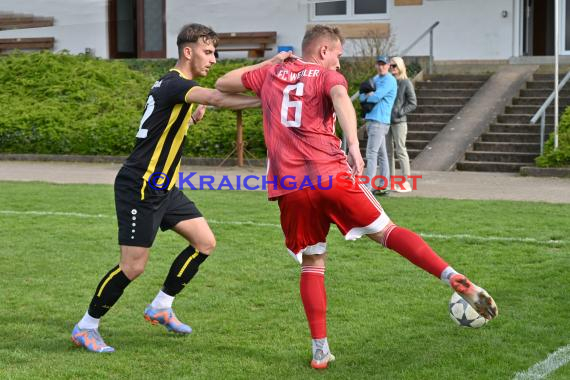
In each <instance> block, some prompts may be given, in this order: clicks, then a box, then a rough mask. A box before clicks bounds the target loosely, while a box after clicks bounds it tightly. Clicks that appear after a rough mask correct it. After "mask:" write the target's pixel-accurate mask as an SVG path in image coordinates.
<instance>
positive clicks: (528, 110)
mask: <svg viewBox="0 0 570 380" xmlns="http://www.w3.org/2000/svg"><path fill="white" fill-rule="evenodd" d="M539 108H540V106H533V105H530V106H507V107H506V108H505V114H519V115H521V114H524V115H534V114H535V113H536V112H537V111H538V109H539ZM565 109H566V107H565V106H559V107H558V112H559V114H560V115H562V113H563V112H564V110H565ZM546 114H547V115H554V105H551V106H550V107H548V108H547V109H546Z"/></svg>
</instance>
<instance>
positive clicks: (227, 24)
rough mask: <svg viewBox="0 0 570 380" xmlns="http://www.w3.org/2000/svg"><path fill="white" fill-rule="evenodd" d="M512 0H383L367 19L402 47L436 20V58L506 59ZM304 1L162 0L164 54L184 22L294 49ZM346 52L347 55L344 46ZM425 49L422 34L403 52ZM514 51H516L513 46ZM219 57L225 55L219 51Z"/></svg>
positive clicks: (304, 18)
mask: <svg viewBox="0 0 570 380" xmlns="http://www.w3.org/2000/svg"><path fill="white" fill-rule="evenodd" d="M515 1H516V0H476V1H474V0H423V5H421V6H398V7H396V6H394V0H388V13H389V18H388V19H383V20H370V21H367V22H375V21H377V22H387V23H390V25H391V26H390V27H391V31H392V33H394V35H395V42H396V50H402V49H405V48H406V47H408V46H409V45H410V43H412V42H413V41H414V40H415V39H416V38H417V37H419V35H420V34H421V33H423V32H424V31H425V30H426V29H427V28H428V27H429V26H430V25H432V24H433V23H434V22H435V21H440V25H439V26H438V27H437V28H436V30H435V35H434V54H435V59H436V60H499V59H508V58H509V57H511V56H512V55H513V38H514V37H513V23H515V24H516V25H518V14H516V15H515V14H514V13H513V4H514V2H515ZM305 4H306V1H303V0H241V1H232V0H210V1H204V2H197V1H196V2H194V1H192V6H191V7H190V6H189V1H187V0H167V17H168V18H167V29H168V31H167V33H168V51H167V54H168V56H169V57H170V56H172V57H174V56H175V55H176V42H175V41H176V34H177V33H178V29H179V28H180V27H181V26H182V25H183V24H184V23H186V22H199V23H201V24H206V25H209V26H211V27H212V28H213V29H214V30H215V31H217V32H240V31H248V32H251V31H269V30H275V31H277V45H293V46H294V47H295V49H296V51H297V52H300V45H301V39H302V37H303V34H304V32H305V27H306V25H307V24H308V23H311V21H310V20H309V11H308V6H307V5H305ZM186 9H187V10H186ZM503 10H506V11H507V12H508V16H507V17H506V18H503V17H501V12H502V11H503ZM518 11H519V10H518V9H517V12H518ZM339 23H340V22H339ZM515 32H516V33H518V30H515ZM515 37H516V39H515V41H518V36H515ZM348 46H350V44H348ZM347 53H348V55H350V54H351V51H350V48H349V49H347ZM428 53H429V39H428V38H426V39H425V40H423V41H422V42H420V43H419V44H418V45H416V48H414V49H413V50H412V51H410V52H409V53H408V54H409V55H427V54H428ZM244 54H245V53H241V54H239V53H238V54H234V55H242V56H243V55H244ZM270 54H272V52H268V55H270ZM514 54H515V55H518V48H517V51H516V52H515V53H514ZM225 56H228V53H224V54H223V55H222V57H225Z"/></svg>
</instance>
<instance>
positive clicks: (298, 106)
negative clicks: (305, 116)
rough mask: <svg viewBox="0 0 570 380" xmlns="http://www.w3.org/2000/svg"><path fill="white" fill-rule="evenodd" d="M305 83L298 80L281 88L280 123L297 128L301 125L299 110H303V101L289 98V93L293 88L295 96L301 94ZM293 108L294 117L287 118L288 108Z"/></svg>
mask: <svg viewBox="0 0 570 380" xmlns="http://www.w3.org/2000/svg"><path fill="white" fill-rule="evenodd" d="M304 86H305V84H304V83H302V82H300V83H297V84H290V85H288V86H287V87H285V88H284V89H283V103H281V124H283V125H284V126H285V127H288V128H299V127H300V126H301V112H302V111H303V102H302V101H301V100H293V101H292V100H291V99H290V98H289V93H290V92H291V90H295V96H303V88H304ZM291 107H293V108H295V119H294V120H288V116H289V108H291Z"/></svg>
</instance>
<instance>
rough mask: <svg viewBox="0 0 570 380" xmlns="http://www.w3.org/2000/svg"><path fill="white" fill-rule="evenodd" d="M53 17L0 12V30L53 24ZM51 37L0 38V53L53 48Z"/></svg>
mask: <svg viewBox="0 0 570 380" xmlns="http://www.w3.org/2000/svg"><path fill="white" fill-rule="evenodd" d="M53 22H54V21H53V17H38V16H34V15H31V14H27V13H13V12H0V30H11V29H29V28H45V27H48V26H53ZM54 42H55V39H54V38H53V37H33V38H32V37H26V38H23V37H22V38H0V53H4V52H6V50H14V49H20V50H27V49H49V50H51V49H53V46H54Z"/></svg>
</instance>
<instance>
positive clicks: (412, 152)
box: [396, 149, 423, 161]
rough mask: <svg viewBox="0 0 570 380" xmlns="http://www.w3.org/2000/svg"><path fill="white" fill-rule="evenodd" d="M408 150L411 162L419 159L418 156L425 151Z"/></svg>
mask: <svg viewBox="0 0 570 380" xmlns="http://www.w3.org/2000/svg"><path fill="white" fill-rule="evenodd" d="M406 150H407V151H408V157H409V158H410V160H413V159H414V158H416V157H417V155H418V154H420V153H421V151H422V150H423V149H406ZM396 161H397V160H396Z"/></svg>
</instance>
